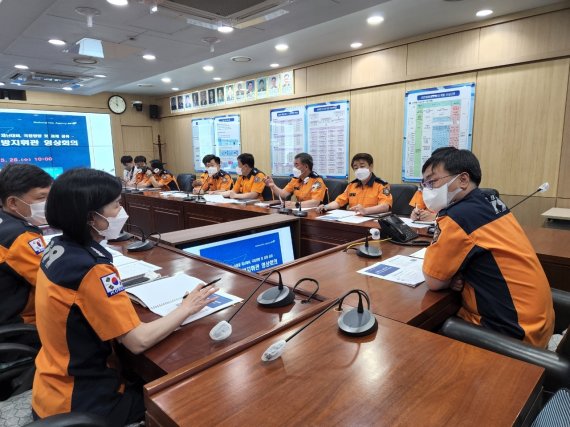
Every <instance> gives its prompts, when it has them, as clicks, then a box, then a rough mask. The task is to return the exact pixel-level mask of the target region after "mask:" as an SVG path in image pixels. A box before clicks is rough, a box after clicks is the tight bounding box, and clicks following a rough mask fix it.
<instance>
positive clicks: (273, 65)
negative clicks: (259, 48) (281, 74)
mask: <svg viewBox="0 0 570 427" xmlns="http://www.w3.org/2000/svg"><path fill="white" fill-rule="evenodd" d="M269 66H270V67H271V68H277V67H279V64H278V63H277V62H274V63H273V64H269Z"/></svg>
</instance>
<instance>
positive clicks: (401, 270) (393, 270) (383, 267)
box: [358, 255, 424, 288]
mask: <svg viewBox="0 0 570 427" xmlns="http://www.w3.org/2000/svg"><path fill="white" fill-rule="evenodd" d="M423 262H424V261H423V259H419V258H412V257H409V256H404V255H396V256H394V257H392V258H388V259H387V260H384V261H381V262H377V263H376V264H373V265H371V266H369V267H366V268H363V269H362V270H358V273H360V274H365V275H367V276H372V277H377V278H379V279H384V280H389V281H391V282H396V283H401V284H402V285H406V286H411V287H413V288H415V287H416V286H418V285H419V284H420V283H422V282H423V281H424V274H423V272H422V265H423Z"/></svg>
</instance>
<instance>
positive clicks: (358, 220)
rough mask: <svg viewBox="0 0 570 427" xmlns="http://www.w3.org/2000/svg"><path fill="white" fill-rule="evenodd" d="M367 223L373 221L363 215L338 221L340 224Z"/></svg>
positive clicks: (346, 217)
mask: <svg viewBox="0 0 570 427" xmlns="http://www.w3.org/2000/svg"><path fill="white" fill-rule="evenodd" d="M366 221H373V219H372V218H368V217H365V216H362V215H353V216H345V217H342V218H339V219H338V222H346V223H347V224H361V223H363V222H366Z"/></svg>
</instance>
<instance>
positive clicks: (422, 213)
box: [419, 209, 435, 221]
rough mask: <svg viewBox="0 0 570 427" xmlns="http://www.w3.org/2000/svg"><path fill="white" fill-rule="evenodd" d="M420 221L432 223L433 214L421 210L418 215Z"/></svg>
mask: <svg viewBox="0 0 570 427" xmlns="http://www.w3.org/2000/svg"><path fill="white" fill-rule="evenodd" d="M419 220H420V221H434V220H435V213H433V212H430V211H428V210H427V209H422V210H421V211H420V215H419Z"/></svg>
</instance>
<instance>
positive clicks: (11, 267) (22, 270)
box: [0, 163, 53, 325]
mask: <svg viewBox="0 0 570 427" xmlns="http://www.w3.org/2000/svg"><path fill="white" fill-rule="evenodd" d="M52 181H53V179H52V178H51V176H49V175H48V174H47V173H46V172H45V171H44V170H43V169H40V168H39V167H37V166H34V165H25V164H17V163H11V164H9V165H7V166H5V167H4V169H2V171H0V200H1V201H2V208H0V325H7V324H12V323H22V322H24V323H35V322H36V313H35V304H34V301H35V291H36V276H37V273H38V269H39V267H40V260H41V257H42V254H43V252H44V250H45V247H46V244H45V242H44V239H43V238H42V232H41V230H40V229H39V228H38V227H37V226H38V225H42V224H45V223H46V220H45V203H46V198H47V195H48V193H49V190H50V187H51V183H52Z"/></svg>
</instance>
